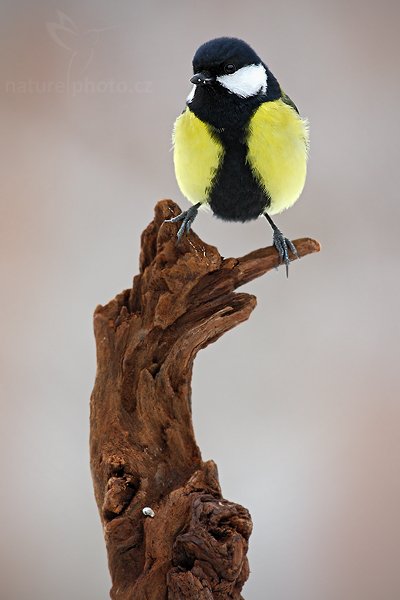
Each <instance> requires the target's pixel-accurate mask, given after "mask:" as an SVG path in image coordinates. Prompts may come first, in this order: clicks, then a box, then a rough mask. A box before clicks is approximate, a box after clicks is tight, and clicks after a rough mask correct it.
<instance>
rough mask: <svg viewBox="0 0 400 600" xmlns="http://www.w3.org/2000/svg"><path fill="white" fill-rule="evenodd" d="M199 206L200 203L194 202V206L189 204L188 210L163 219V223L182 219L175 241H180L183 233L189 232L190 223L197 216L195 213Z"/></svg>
mask: <svg viewBox="0 0 400 600" xmlns="http://www.w3.org/2000/svg"><path fill="white" fill-rule="evenodd" d="M199 206H200V203H199V204H195V205H194V206H191V207H190V208H189V209H188V210H185V211H184V212H182V213H181V214H180V215H177V216H176V217H173V218H172V219H166V220H165V223H180V222H181V221H182V225H181V226H180V227H179V229H178V233H177V234H176V237H177V243H179V242H180V241H181V239H182V236H183V234H184V233H186V234H188V233H189V231H190V228H191V226H192V223H193V221H194V220H195V218H196V217H197V213H198V212H199Z"/></svg>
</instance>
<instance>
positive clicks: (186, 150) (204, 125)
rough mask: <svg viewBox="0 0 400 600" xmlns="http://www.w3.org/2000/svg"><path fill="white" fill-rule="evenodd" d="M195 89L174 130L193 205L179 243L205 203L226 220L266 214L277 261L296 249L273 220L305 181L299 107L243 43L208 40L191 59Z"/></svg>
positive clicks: (181, 176)
mask: <svg viewBox="0 0 400 600" xmlns="http://www.w3.org/2000/svg"><path fill="white" fill-rule="evenodd" d="M193 72H194V75H193V77H192V78H191V79H190V81H191V83H193V89H192V91H191V92H190V94H189V96H188V97H187V100H186V109H185V110H184V111H183V113H182V114H181V115H180V116H179V117H178V118H177V119H176V121H175V125H174V130H173V144H174V166H175V175H176V179H177V181H178V185H179V187H180V190H181V192H182V193H183V195H184V196H186V198H187V199H188V200H189V201H190V202H191V203H192V204H193V206H192V207H191V208H189V210H186V211H185V212H182V213H181V214H180V215H178V216H177V217H174V218H173V219H170V221H172V222H181V226H180V228H179V231H178V233H177V237H178V241H179V240H180V239H181V237H182V235H183V234H184V233H189V231H190V227H191V225H192V223H193V221H194V219H195V217H196V215H197V212H198V209H199V208H200V206H202V205H208V206H209V207H210V208H211V210H212V211H213V213H214V214H215V215H216V216H217V217H219V218H221V219H225V220H227V221H242V222H245V221H250V220H251V219H257V218H258V217H259V216H260V215H263V216H264V217H265V218H266V219H267V221H268V222H269V224H270V225H271V227H272V229H273V244H274V246H275V248H276V249H277V251H278V254H279V257H280V262H283V263H285V265H286V274H288V266H289V251H288V250H289V249H290V250H291V251H292V252H293V253H294V254H295V255H296V254H297V252H296V248H295V246H294V244H293V243H292V242H291V241H290V240H289V239H287V238H286V237H284V236H283V234H282V233H281V231H280V230H279V229H278V227H277V226H276V225H275V223H274V222H273V221H272V219H271V215H274V214H277V213H280V212H282V211H283V210H284V209H286V208H289V207H290V206H292V205H293V204H294V203H295V202H296V200H297V199H298V198H299V196H300V194H301V192H302V190H303V187H304V183H305V178H306V169H307V153H308V127H307V122H306V121H305V120H303V119H302V118H301V117H300V115H299V111H298V110H297V107H296V105H295V104H294V103H293V102H292V100H291V99H290V98H289V96H287V95H286V94H285V93H284V92H283V91H282V89H281V87H280V85H279V83H278V81H277V80H276V78H275V77H274V75H273V74H272V73H271V71H270V70H269V69H268V67H267V66H266V64H265V63H264V62H263V61H262V60H261V58H260V57H259V56H258V55H257V54H256V52H255V51H254V50H253V49H252V48H251V47H250V46H249V45H248V44H246V42H244V41H242V40H239V39H236V38H230V37H221V38H217V39H213V40H210V41H208V42H206V43H204V44H202V45H201V46H200V48H199V49H198V50H197V52H196V53H195V55H194V58H193Z"/></svg>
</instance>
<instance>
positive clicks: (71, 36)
mask: <svg viewBox="0 0 400 600" xmlns="http://www.w3.org/2000/svg"><path fill="white" fill-rule="evenodd" d="M57 16H58V21H54V22H47V23H46V29H47V33H48V35H49V36H50V38H51V39H52V41H53V42H54V43H55V44H56V45H57V46H58V47H59V48H62V50H63V52H64V53H65V55H66V65H65V73H64V75H63V77H61V78H59V79H48V80H38V79H25V80H12V81H11V80H9V81H6V82H5V91H6V93H10V94H69V95H71V96H77V95H79V94H98V93H100V94H104V93H111V94H138V93H139V94H143V93H151V91H152V90H151V88H152V82H151V81H135V82H129V81H127V80H115V79H95V78H93V77H90V65H91V64H92V62H93V58H94V56H95V52H96V47H98V46H99V44H101V43H105V41H106V32H109V31H112V30H114V31H115V27H102V28H95V27H92V28H89V29H86V28H82V27H79V26H78V25H77V24H76V23H75V21H74V20H73V19H72V18H71V17H69V16H68V15H66V14H65V13H63V12H61V11H57Z"/></svg>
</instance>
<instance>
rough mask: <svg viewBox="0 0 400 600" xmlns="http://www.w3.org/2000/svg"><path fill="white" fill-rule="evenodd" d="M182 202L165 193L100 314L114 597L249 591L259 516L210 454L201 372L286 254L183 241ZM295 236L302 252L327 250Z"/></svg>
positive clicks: (132, 599) (102, 499)
mask: <svg viewBox="0 0 400 600" xmlns="http://www.w3.org/2000/svg"><path fill="white" fill-rule="evenodd" d="M179 212H180V211H179V208H178V206H177V205H176V204H175V203H174V202H172V201H171V200H163V201H162V202H159V203H158V204H157V206H156V209H155V217H154V220H153V221H152V222H151V223H150V225H149V226H148V227H147V228H146V230H145V231H144V232H143V234H142V249H141V256H140V274H139V275H137V276H136V277H135V278H134V280H133V286H132V289H129V290H125V291H124V292H122V293H121V294H118V296H117V297H116V298H115V299H114V300H112V301H111V302H109V303H108V304H107V305H106V306H99V307H98V308H97V309H96V311H95V315H94V326H95V336H96V345H97V375H96V382H95V386H94V390H93V394H92V398H91V417H90V428H91V430H90V452H91V469H92V476H93V482H94V490H95V496H96V502H97V505H98V507H99V511H100V516H101V520H102V524H103V527H104V534H105V539H106V544H107V551H108V559H109V568H110V572H111V577H112V584H113V585H112V589H111V597H112V598H113V599H115V600H162V599H163V600H164V599H165V600H166V599H168V600H178V599H179V600H182V599H190V600H212V599H215V600H226V599H232V600H239V599H240V598H241V595H240V593H241V589H242V587H243V584H244V583H245V581H246V579H247V577H248V574H249V567H248V561H247V557H246V552H247V548H248V540H249V536H250V533H251V529H252V522H251V517H250V514H249V512H248V511H247V510H246V509H245V508H243V507H242V506H239V505H238V504H235V503H233V502H229V501H228V500H224V499H223V497H222V494H221V489H220V486H219V482H218V472H217V468H216V465H215V464H214V463H213V462H212V461H208V462H205V463H204V462H203V461H202V459H201V454H200V450H199V448H198V447H197V444H196V441H195V437H194V432H193V426H192V418H191V376H192V366H193V360H194V358H195V356H196V354H197V352H198V351H199V350H200V349H201V348H205V347H206V346H207V345H208V344H210V343H211V342H214V341H215V340H217V339H218V338H219V337H220V336H221V335H222V334H223V333H225V331H228V330H229V329H232V328H233V327H235V325H238V324H239V323H241V322H242V321H245V320H246V319H247V318H248V317H249V315H250V313H251V312H252V310H253V309H254V307H255V305H256V298H255V297H254V296H252V295H249V294H243V293H235V292H234V290H235V289H236V288H237V287H239V286H241V285H243V284H244V283H247V282H248V281H251V280H252V279H254V278H255V277H259V276H260V275H262V274H264V273H266V272H267V271H269V270H271V269H273V268H274V267H275V266H276V264H277V260H278V257H277V252H276V251H275V249H274V248H272V247H269V248H263V249H260V250H256V251H255V252H251V253H250V254H248V255H246V256H244V257H242V258H228V259H223V258H222V257H221V256H220V254H219V252H218V250H217V249H216V248H215V247H213V246H209V245H207V244H205V243H204V242H203V241H201V240H200V239H199V237H198V236H197V235H196V234H195V233H193V232H191V233H190V235H189V236H188V238H185V239H184V240H182V242H181V243H180V244H179V245H177V244H176V238H175V234H176V225H174V224H169V223H164V220H165V219H167V218H170V217H171V216H175V215H177V214H179ZM295 244H296V247H297V249H298V252H299V255H300V256H304V255H306V254H309V253H312V252H318V250H319V245H318V243H317V242H315V241H314V240H311V239H301V240H296V242H295ZM292 258H293V257H292ZM144 507H150V508H152V509H153V511H154V513H155V516H154V518H152V517H149V516H147V517H146V516H145V515H144V514H143V512H142V511H143V508H144Z"/></svg>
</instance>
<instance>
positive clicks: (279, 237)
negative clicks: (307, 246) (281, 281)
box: [264, 213, 299, 277]
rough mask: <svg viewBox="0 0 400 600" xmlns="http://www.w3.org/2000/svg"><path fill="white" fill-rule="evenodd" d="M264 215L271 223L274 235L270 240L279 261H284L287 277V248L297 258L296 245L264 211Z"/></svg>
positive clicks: (288, 260)
mask: <svg viewBox="0 0 400 600" xmlns="http://www.w3.org/2000/svg"><path fill="white" fill-rule="evenodd" d="M264 217H265V218H266V219H267V221H268V223H269V224H270V225H271V227H272V229H273V232H274V235H273V238H272V242H273V245H274V246H275V248H276V249H277V251H278V254H279V258H280V262H281V263H285V266H286V277H289V263H290V259H289V252H288V249H289V250H291V251H292V252H293V254H294V255H295V256H296V257H297V258H299V255H298V254H297V250H296V246H295V245H294V244H293V242H292V241H290V240H289V239H288V238H286V237H284V235H283V233H282V232H281V231H280V229H278V227H277V226H276V225H275V223H274V222H273V220H272V219H271V217H270V216H269V215H268V214H267V213H264Z"/></svg>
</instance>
